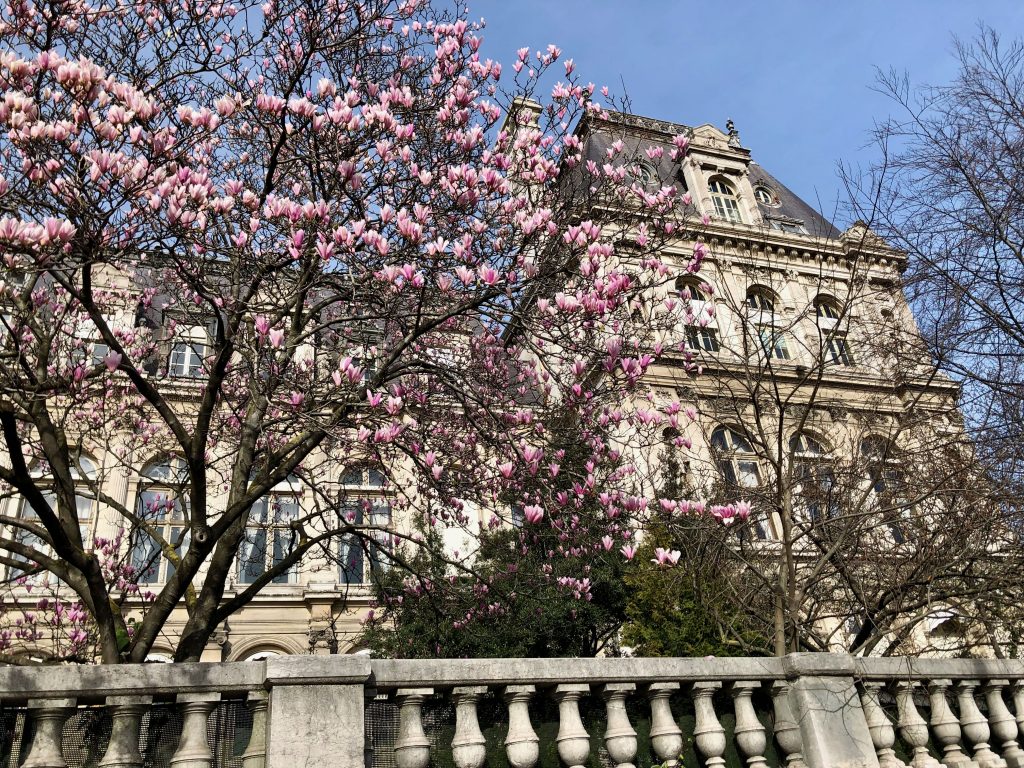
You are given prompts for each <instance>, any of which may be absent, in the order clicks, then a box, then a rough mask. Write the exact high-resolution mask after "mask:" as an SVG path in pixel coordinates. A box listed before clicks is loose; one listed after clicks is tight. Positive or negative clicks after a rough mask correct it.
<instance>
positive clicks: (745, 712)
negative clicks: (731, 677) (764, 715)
mask: <svg viewBox="0 0 1024 768" xmlns="http://www.w3.org/2000/svg"><path fill="white" fill-rule="evenodd" d="M760 687H761V684H760V683H759V682H757V681H754V680H737V681H736V682H734V683H733V684H732V686H731V689H730V690H731V692H732V700H733V709H734V711H735V712H736V745H737V746H738V747H739V748H740V753H741V754H742V755H743V757H744V758H746V761H747V765H748V766H749V768H768V763H767V762H765V759H764V750H765V747H767V746H768V739H767V738H765V735H764V726H763V725H761V721H760V720H758V719H757V711H756V710H755V709H754V702H753V701H752V700H751V697H752V696H753V694H754V691H755V690H757V689H758V688H760Z"/></svg>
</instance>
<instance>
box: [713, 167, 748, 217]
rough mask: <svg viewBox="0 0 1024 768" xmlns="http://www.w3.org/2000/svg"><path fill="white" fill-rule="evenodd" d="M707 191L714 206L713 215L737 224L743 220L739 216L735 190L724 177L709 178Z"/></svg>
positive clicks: (738, 204) (738, 202)
mask: <svg viewBox="0 0 1024 768" xmlns="http://www.w3.org/2000/svg"><path fill="white" fill-rule="evenodd" d="M708 191H709V192H710V193H711V202H712V203H714V206H715V216H717V217H718V218H720V219H725V220H726V221H732V222H736V223H737V224H739V223H742V222H743V217H742V216H740V201H739V198H737V197H736V191H735V190H734V189H733V188H732V187H731V186H730V185H729V183H728V182H727V181H726V180H725V179H723V178H721V177H716V178H713V179H711V181H710V182H708Z"/></svg>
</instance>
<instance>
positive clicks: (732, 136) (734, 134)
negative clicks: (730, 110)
mask: <svg viewBox="0 0 1024 768" xmlns="http://www.w3.org/2000/svg"><path fill="white" fill-rule="evenodd" d="M725 130H726V131H728V132H729V146H730V147H738V146H740V132H739V131H737V130H736V123H734V122H733V121H732V119H731V118H730V119H728V120H726V121H725Z"/></svg>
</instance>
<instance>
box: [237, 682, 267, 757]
mask: <svg viewBox="0 0 1024 768" xmlns="http://www.w3.org/2000/svg"><path fill="white" fill-rule="evenodd" d="M247 703H248V705H249V711H250V712H252V731H250V732H249V743H248V744H247V745H246V747H245V752H243V753H242V768H266V764H267V707H268V706H269V705H270V699H269V697H268V696H267V693H266V691H252V692H251V693H250V694H249V698H248V700H247Z"/></svg>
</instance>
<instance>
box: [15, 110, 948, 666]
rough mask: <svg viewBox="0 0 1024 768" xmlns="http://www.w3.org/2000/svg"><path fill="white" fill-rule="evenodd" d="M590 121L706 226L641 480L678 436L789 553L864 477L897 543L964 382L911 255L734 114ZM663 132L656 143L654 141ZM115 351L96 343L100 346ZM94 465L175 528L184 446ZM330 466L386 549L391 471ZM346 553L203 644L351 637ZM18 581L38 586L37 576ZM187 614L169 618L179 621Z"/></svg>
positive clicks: (241, 566)
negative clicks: (674, 189) (751, 135)
mask: <svg viewBox="0 0 1024 768" xmlns="http://www.w3.org/2000/svg"><path fill="white" fill-rule="evenodd" d="M580 133H581V135H582V136H583V138H584V140H585V142H586V145H587V151H588V153H589V155H590V156H592V157H594V158H603V157H604V156H605V153H606V150H607V148H608V147H609V146H610V145H611V143H612V142H614V141H616V140H622V141H624V143H625V146H626V151H625V152H624V153H623V157H627V156H628V157H629V158H631V159H630V160H629V163H630V168H629V172H630V173H632V174H633V175H634V177H635V179H636V182H637V184H638V185H640V186H641V187H646V186H650V187H652V188H656V187H658V186H661V185H664V184H673V185H676V186H678V187H679V188H680V189H681V190H682V191H685V192H687V193H688V194H689V195H690V196H691V198H692V203H691V206H692V210H691V211H690V213H691V214H692V215H691V219H692V221H693V223H694V226H693V228H692V229H691V230H689V231H688V232H684V233H682V235H681V236H680V237H679V239H678V241H677V242H676V243H674V244H673V245H672V246H670V247H669V248H668V249H667V250H666V253H665V254H664V255H663V260H664V261H665V262H666V263H667V264H669V265H673V266H674V269H675V271H674V273H673V274H672V275H671V276H670V277H669V279H667V280H666V284H665V286H664V291H663V293H662V294H661V295H659V296H652V297H651V306H652V307H654V306H657V305H659V304H663V303H664V302H665V300H669V301H671V302H674V309H673V310H672V311H675V312H677V313H678V314H679V323H678V326H677V334H676V335H675V336H673V337H671V338H667V339H666V340H665V341H666V343H667V344H668V346H669V348H670V349H673V350H674V351H673V352H671V353H670V354H668V355H666V357H665V358H664V360H663V361H662V362H661V363H660V364H658V365H656V366H655V367H654V368H653V369H652V370H651V371H650V372H649V374H648V383H649V385H650V388H651V390H652V393H653V396H654V397H655V398H656V399H659V400H662V401H668V400H673V399H678V400H679V401H680V402H682V403H684V404H692V405H693V406H694V407H695V408H696V410H697V417H696V418H695V419H694V420H693V421H692V422H691V423H689V424H688V425H687V427H686V428H685V429H683V430H679V431H674V430H666V432H665V435H664V445H663V446H662V450H660V451H658V452H655V453H652V454H650V455H648V456H645V457H642V458H643V461H644V462H645V463H646V464H647V466H648V469H649V470H650V471H649V473H648V479H647V482H648V484H649V485H648V487H647V488H646V491H647V492H648V493H650V494H652V495H653V494H656V493H658V491H659V487H660V486H663V485H664V484H665V482H667V480H668V478H666V471H667V470H666V467H667V464H666V456H667V455H668V454H670V453H672V452H674V451H676V450H677V449H678V451H679V452H678V457H677V459H678V460H677V461H676V462H675V463H674V465H673V466H674V467H675V469H674V470H673V471H675V472H676V473H677V475H678V476H677V477H675V478H674V480H673V481H674V482H676V483H681V484H682V486H683V487H684V488H686V489H687V490H688V492H689V493H691V494H692V496H693V497H695V498H708V499H712V500H714V499H722V500H728V499H730V498H740V497H745V498H747V499H749V500H751V501H752V502H753V509H754V511H753V514H752V516H751V518H750V520H749V521H746V522H744V523H743V524H742V525H737V530H739V529H740V528H743V529H744V530H745V531H746V533H744V534H743V535H742V536H741V537H740V543H739V546H741V547H754V548H755V549H756V551H757V552H758V553H760V554H759V556H762V557H763V556H765V553H767V555H768V559H769V560H774V561H777V553H778V546H777V543H778V542H780V541H784V540H785V541H789V542H790V543H793V542H795V541H797V540H799V539H800V536H801V535H807V536H810V533H811V531H812V529H813V528H814V527H815V526H816V525H818V524H820V523H821V521H823V520H828V519H829V518H831V517H834V516H836V515H837V514H838V513H836V512H834V510H835V509H837V508H838V507H839V505H843V504H846V505H849V503H850V498H851V494H852V493H853V490H856V489H860V491H862V493H861V498H860V499H859V501H858V502H857V504H858V505H859V506H858V507H857V509H873V510H875V511H876V512H877V513H878V514H881V515H883V517H884V520H883V522H882V524H881V525H880V526H879V530H881V531H882V533H883V534H884V535H885V536H888V539H886V541H888V542H889V544H891V545H894V546H900V545H902V544H903V543H904V542H905V541H906V540H907V539H908V538H909V535H908V533H907V532H906V531H905V530H904V527H905V525H906V520H905V519H904V517H905V516H906V515H909V514H910V512H909V511H908V510H909V506H908V505H906V504H901V503H892V502H891V496H892V490H893V489H892V486H895V485H897V484H900V483H902V482H903V478H905V477H906V475H907V470H908V468H909V466H910V464H911V463H912V459H911V455H912V454H915V452H916V454H918V455H919V458H920V460H922V461H924V460H928V456H930V455H931V454H930V453H929V452H934V451H936V450H938V448H937V446H938V445H940V444H941V445H946V444H948V443H949V442H951V441H952V440H954V439H955V438H956V437H957V436H959V434H960V421H959V415H958V413H957V410H956V398H957V394H958V390H957V387H956V385H955V384H954V383H952V382H951V381H949V380H948V379H945V378H944V377H942V376H940V375H937V374H936V373H935V370H934V367H933V366H932V364H931V361H930V360H928V358H927V354H926V351H925V350H924V349H923V347H922V343H921V341H920V338H919V337H918V335H917V332H916V329H915V326H914V320H913V317H912V315H911V312H910V309H909V307H908V305H907V302H906V300H905V298H904V296H903V293H902V291H901V287H900V275H901V273H902V271H903V269H904V266H905V262H904V259H903V257H902V256H901V255H900V254H898V253H894V252H893V251H892V250H890V249H889V248H887V247H885V245H884V244H883V243H880V242H878V241H877V239H876V238H875V237H874V236H873V235H872V234H871V232H870V230H869V229H868V228H867V227H865V226H863V225H860V224H858V225H854V226H852V227H851V228H849V229H847V230H846V231H843V232H840V231H838V230H837V229H836V228H835V227H834V226H833V225H832V224H831V223H830V222H829V221H828V220H827V219H826V218H825V217H823V216H822V215H821V214H820V213H819V212H817V211H816V210H815V209H814V208H813V207H812V206H810V205H809V204H808V203H806V202H805V201H803V200H801V199H799V198H798V197H797V196H796V195H795V194H794V193H793V192H791V191H790V190H789V189H788V188H787V187H785V186H784V185H783V184H782V183H781V182H780V181H778V180H777V179H776V178H775V177H774V176H773V175H771V174H770V173H768V172H767V171H766V170H765V169H763V168H762V167H761V166H760V165H758V164H757V163H756V162H754V161H753V159H752V157H751V152H750V150H748V149H746V148H744V147H743V146H742V145H741V143H740V139H739V135H738V134H737V132H736V131H735V129H734V128H732V127H731V125H730V126H729V128H728V130H727V131H725V132H723V131H721V130H719V129H718V128H716V127H714V126H712V125H702V126H700V127H697V128H692V129H691V128H689V127H686V126H681V125H676V124H671V123H666V122H662V121H658V120H651V119H647V118H642V117H637V116H632V115H616V114H612V115H610V116H609V118H608V120H607V121H592V122H590V123H588V124H587V125H586V126H585V127H583V128H581V129H580ZM680 134H686V135H688V136H689V137H690V145H689V152H688V154H687V155H686V157H685V158H684V159H683V161H682V162H681V163H679V162H674V161H671V160H670V159H669V157H670V154H669V151H668V150H669V149H670V148H671V146H672V139H673V137H674V136H677V135H680ZM659 147H660V148H661V149H662V150H663V152H662V153H661V154H658V153H656V152H655V153H647V152H646V150H647V149H651V148H659ZM652 154H653V155H654V157H652V156H651V155H652ZM697 239H700V240H701V241H703V242H704V243H706V245H707V247H708V249H709V255H708V256H707V258H706V259H705V261H704V264H703V266H702V268H701V269H700V271H699V272H698V273H696V274H691V273H687V272H686V271H685V265H686V264H687V263H688V262H689V261H690V258H691V256H692V253H693V248H694V242H695V241H696V240H697ZM123 311H124V313H125V322H126V323H128V322H135V318H130V317H129V315H130V314H131V313H132V312H133V311H134V308H131V307H125V308H124V310H123ZM205 333H206V331H205V330H204V329H203V328H198V327H197V328H196V329H195V331H194V334H193V336H194V338H193V339H192V342H191V343H187V342H177V343H176V344H175V345H174V346H173V348H169V349H167V350H165V352H166V354H167V370H168V373H169V375H171V376H178V377H180V378H181V380H182V383H183V396H185V394H187V393H186V392H185V390H187V384H188V381H189V379H190V377H193V376H194V375H195V373H196V371H198V370H199V367H200V361H201V359H202V357H203V355H204V350H203V345H204V341H203V339H204V334H205ZM86 335H87V334H86ZM105 352H106V350H105V349H103V348H101V347H96V346H93V347H90V348H89V349H88V350H87V354H89V355H91V356H92V357H93V359H95V360H99V359H102V357H103V355H104V354H105ZM858 461H860V464H861V470H862V475H861V476H860V477H859V478H858V480H857V482H855V483H847V484H846V485H847V486H849V487H848V488H846V489H844V490H843V493H842V494H840V492H839V490H838V489H839V488H840V487H841V486H843V482H842V480H843V479H842V478H840V477H839V474H840V472H839V470H837V469H834V468H833V466H834V465H835V464H836V463H837V462H838V463H841V464H843V466H844V467H845V468H846V469H845V470H844V471H846V472H854V471H855V467H856V466H857V462H858ZM81 471H82V472H83V473H86V474H89V475H90V476H94V477H95V476H99V477H102V478H103V484H104V492H105V493H106V494H109V496H110V497H111V498H114V499H116V500H117V501H118V502H119V503H121V504H123V505H125V506H126V507H133V506H136V505H153V504H156V505H163V506H164V508H165V509H166V515H165V517H164V518H162V519H164V520H165V522H164V523H163V524H164V525H165V526H166V528H167V531H168V533H169V535H171V536H172V537H173V536H174V528H175V521H176V519H177V518H178V516H180V512H181V510H180V505H179V504H178V503H177V502H176V501H175V484H176V483H177V482H179V481H180V467H178V466H176V464H175V461H174V460H173V459H172V458H168V457H166V456H161V455H159V453H156V452H155V453H154V456H153V459H152V461H151V462H150V463H149V464H148V465H147V467H146V468H145V469H144V470H143V472H142V473H141V475H140V476H138V477H128V476H125V475H124V474H123V473H121V472H119V471H118V470H117V468H116V467H115V466H113V465H112V464H111V463H110V462H108V461H107V459H106V457H105V456H103V455H90V454H85V453H83V455H82V457H81ZM337 485H338V489H339V493H340V495H339V496H338V498H340V499H341V502H340V503H341V504H342V505H346V504H347V505H349V506H350V507H351V513H352V515H364V514H365V515H369V516H372V517H373V518H374V519H373V520H372V522H375V523H377V524H378V525H379V526H380V528H381V534H380V551H381V552H383V551H385V550H386V549H387V548H388V547H389V546H390V541H389V539H388V536H387V534H386V533H385V532H384V529H386V528H388V527H389V526H390V525H392V524H395V525H400V524H401V523H400V522H395V523H392V518H391V507H390V502H389V498H388V494H387V492H386V491H385V490H384V483H383V478H382V477H381V476H380V475H379V474H378V473H376V472H375V471H374V470H373V469H368V468H366V467H361V466H359V465H358V464H355V465H352V466H349V467H338V468H337ZM922 495H924V496H926V497H929V496H930V495H931V494H929V493H924V494H922ZM317 496H318V493H317V489H314V488H309V487H306V486H305V485H304V484H303V483H302V482H301V481H299V480H295V481H293V482H289V483H286V484H283V485H282V486H281V487H279V488H276V489H274V491H273V492H272V493H271V494H269V495H268V497H267V499H266V500H265V502H264V503H263V504H262V506H258V508H257V509H256V510H255V513H256V514H257V515H262V516H263V517H261V518H260V520H259V521H258V522H259V523H260V524H261V525H260V527H259V528H258V529H257V528H254V529H253V532H252V536H251V537H249V538H248V539H247V541H246V542H244V543H243V546H242V549H241V551H240V553H239V558H238V563H237V566H236V572H235V576H234V578H233V579H232V580H231V581H230V582H229V591H228V593H227V594H226V595H225V599H226V600H229V599H231V597H233V595H234V594H236V592H237V591H240V590H243V589H244V588H245V586H246V584H247V583H250V582H251V581H252V579H253V577H254V576H257V575H259V574H260V573H262V572H263V569H264V568H265V567H266V565H265V562H264V561H266V562H270V561H272V560H273V558H274V557H275V556H276V555H275V551H276V548H277V545H278V540H277V536H278V535H283V533H281V532H283V531H284V529H285V528H286V526H287V521H288V520H289V519H290V517H291V516H292V515H295V514H298V511H299V510H303V509H306V508H307V507H308V505H310V504H315V503H317V501H316V499H317ZM780 500H781V501H780ZM0 505H2V509H0V514H3V515H7V516H11V517H18V516H24V515H26V514H30V513H31V512H30V510H28V509H27V508H26V505H25V503H24V501H23V500H21V499H18V498H16V497H10V498H7V499H4V500H3V501H0ZM872 505H874V506H872ZM846 508H847V507H844V509H846ZM79 514H80V519H81V521H82V522H83V525H84V526H86V527H88V529H89V531H90V532H91V533H92V534H94V535H98V536H107V537H109V536H112V535H113V532H112V531H109V530H105V525H106V524H107V523H106V521H105V520H104V517H103V515H102V514H101V513H100V511H99V505H98V504H97V503H96V501H95V500H94V499H90V498H87V497H82V499H81V500H80V505H79ZM901 516H904V517H901ZM783 518H788V519H783ZM801 526H803V527H801ZM801 531H804V534H801ZM130 546H131V548H132V551H133V555H132V557H133V562H134V563H135V564H136V565H137V566H138V568H139V569H140V570H141V571H142V573H143V575H142V579H141V586H142V587H143V588H145V586H146V585H147V584H150V583H153V584H158V583H161V582H162V580H164V579H166V578H167V576H168V574H167V568H168V565H167V563H166V561H163V560H161V558H159V557H156V556H155V553H154V552H153V551H151V549H147V547H150V544H149V543H147V541H146V540H145V539H144V538H138V539H136V540H134V541H132V542H130ZM799 546H802V545H799ZM801 551H803V550H801ZM338 554H339V559H340V561H341V565H339V564H338V563H337V562H327V561H325V562H323V563H314V564H312V565H311V567H309V568H304V569H302V570H295V571H293V572H289V573H288V574H286V575H284V576H283V577H281V578H279V579H277V580H275V582H274V583H272V584H270V585H268V586H267V587H266V588H264V589H263V591H262V592H261V593H260V595H259V596H258V597H256V598H255V599H254V600H253V601H252V602H251V603H250V604H248V605H246V606H245V607H243V608H242V609H240V610H239V611H238V612H237V613H235V614H233V615H232V616H231V617H230V618H229V619H228V620H227V621H226V622H225V623H224V625H223V626H222V627H221V629H220V631H219V633H218V637H217V642H216V643H211V644H210V645H209V646H208V647H207V651H206V653H205V654H204V659H205V660H245V659H253V658H261V657H264V656H266V655H268V654H304V653H310V652H312V653H318V654H326V653H350V652H355V651H357V650H358V646H357V636H358V633H359V629H360V619H361V617H362V616H364V615H365V613H366V611H367V610H368V607H369V602H370V589H369V587H368V586H367V581H368V579H369V575H370V572H371V569H372V568H373V567H375V566H376V565H377V564H378V563H376V562H375V555H374V551H373V550H370V551H364V550H362V549H360V548H355V547H353V548H352V549H351V551H348V550H346V549H345V544H344V543H342V546H341V550H340V551H339V553H338ZM8 571H9V572H8V574H7V576H8V577H10V576H12V575H15V576H16V575H17V574H16V573H12V569H10V568H9V569H8ZM13 589H14V590H15V592H16V593H18V594H20V595H21V597H22V598H24V599H30V598H29V595H28V594H27V593H26V592H25V591H24V590H25V585H15V586H14V587H13ZM836 598H837V601H836V603H835V606H836V609H835V610H831V609H830V608H828V607H827V605H822V606H819V607H818V612H817V613H815V614H814V615H812V616H809V617H808V621H810V622H816V623H818V624H820V625H821V626H823V627H826V630H824V634H823V637H824V638H825V641H826V642H825V645H826V647H829V646H831V645H835V646H837V647H841V646H842V645H843V643H842V634H843V633H844V632H845V633H847V634H850V633H853V634H855V633H856V627H855V626H854V625H853V624H851V623H850V622H847V621H846V620H845V619H844V618H843V617H844V615H845V614H847V613H849V608H848V607H846V606H845V605H844V603H843V600H842V598H843V596H842V595H840V594H838V593H837V595H836ZM825 603H826V604H827V603H828V601H827V600H826V601H825ZM925 613H926V614H927V615H928V616H929V617H931V618H930V619H929V621H932V622H933V623H936V622H937V623H938V624H941V623H942V622H943V621H944V620H945V619H946V618H949V617H950V616H953V615H954V614H953V613H952V612H951V609H950V607H949V606H948V605H945V604H942V603H941V602H937V603H936V604H935V605H934V606H933V607H932V608H930V609H928V610H926V611H925ZM936 625H937V624H936ZM180 626H181V621H174V620H172V622H171V623H170V625H169V627H168V631H169V632H171V633H173V632H175V631H176V629H177V628H180ZM833 640H834V641H835V642H834V643H833ZM922 642H927V638H925V639H924V640H922ZM165 645H166V647H163V646H162V645H161V644H158V645H157V649H156V652H155V653H154V654H153V658H154V659H155V660H161V659H163V658H169V655H170V653H171V647H172V646H171V644H170V643H167V644H165Z"/></svg>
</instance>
